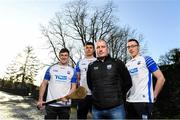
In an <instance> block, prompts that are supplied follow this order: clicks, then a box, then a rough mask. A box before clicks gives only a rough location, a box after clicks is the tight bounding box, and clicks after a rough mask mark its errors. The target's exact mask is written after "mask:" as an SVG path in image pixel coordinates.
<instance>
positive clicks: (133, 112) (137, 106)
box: [126, 102, 153, 119]
mask: <svg viewBox="0 0 180 120" xmlns="http://www.w3.org/2000/svg"><path fill="white" fill-rule="evenodd" d="M152 109H153V103H143V102H138V103H129V102H127V103H126V112H127V119H152Z"/></svg>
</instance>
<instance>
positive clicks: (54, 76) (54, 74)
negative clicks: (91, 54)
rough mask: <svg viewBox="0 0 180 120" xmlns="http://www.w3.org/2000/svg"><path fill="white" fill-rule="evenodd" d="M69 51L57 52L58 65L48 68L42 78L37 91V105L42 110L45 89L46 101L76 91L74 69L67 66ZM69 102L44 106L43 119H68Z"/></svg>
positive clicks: (64, 49)
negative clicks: (44, 113)
mask: <svg viewBox="0 0 180 120" xmlns="http://www.w3.org/2000/svg"><path fill="white" fill-rule="evenodd" d="M68 60H69V51H68V49H66V48H63V49H61V50H60V52H59V63H57V64H54V65H52V66H50V67H49V68H48V69H47V71H46V73H45V76H44V80H43V82H42V83H41V86H40V91H39V100H38V103H37V105H38V106H39V108H40V109H42V108H43V105H42V104H43V103H45V101H44V100H43V97H44V95H45V90H46V87H47V97H46V101H51V100H54V99H57V98H61V97H64V96H66V95H68V94H70V93H72V92H73V91H75V89H76V82H77V81H76V75H75V72H74V69H73V68H72V67H70V66H68ZM70 105H71V100H65V101H59V102H56V103H52V104H50V105H47V106H45V109H46V113H47V114H46V115H45V119H69V117H70Z"/></svg>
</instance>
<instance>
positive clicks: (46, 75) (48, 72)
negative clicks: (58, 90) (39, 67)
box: [44, 67, 51, 80]
mask: <svg viewBox="0 0 180 120" xmlns="http://www.w3.org/2000/svg"><path fill="white" fill-rule="evenodd" d="M50 68H51V67H49V68H48V69H47V70H46V73H45V75H44V80H50V78H51V75H50Z"/></svg>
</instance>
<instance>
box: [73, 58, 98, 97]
mask: <svg viewBox="0 0 180 120" xmlns="http://www.w3.org/2000/svg"><path fill="white" fill-rule="evenodd" d="M95 60H96V58H94V57H93V58H91V59H87V58H84V59H82V60H80V61H79V62H78V63H77V65H76V72H79V73H80V86H83V87H85V88H86V90H87V94H88V95H91V91H90V90H89V88H88V85H87V78H86V74H87V73H86V72H87V69H88V65H89V63H91V62H94V61H95Z"/></svg>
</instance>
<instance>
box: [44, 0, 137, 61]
mask: <svg viewBox="0 0 180 120" xmlns="http://www.w3.org/2000/svg"><path fill="white" fill-rule="evenodd" d="M113 10H114V8H113V3H112V2H108V3H107V4H105V5H104V7H103V8H101V9H99V8H94V9H93V10H90V7H89V6H88V2H87V1H86V0H75V1H72V2H68V4H67V5H66V8H65V10H64V11H63V12H62V13H58V14H56V16H55V18H54V19H53V20H51V22H50V23H49V27H47V28H46V27H44V26H41V28H42V33H43V35H44V37H46V38H47V40H48V41H49V43H50V46H51V48H53V52H54V53H55V56H56V58H58V56H57V54H56V53H57V50H58V49H59V48H61V47H66V48H69V49H70V51H71V50H72V49H78V50H77V51H81V50H80V49H82V46H84V45H85V43H86V42H87V41H91V42H93V43H95V42H96V41H97V40H98V39H105V40H106V41H107V42H108V44H109V46H110V54H111V55H112V57H114V58H120V59H122V60H123V61H126V60H127V51H126V43H127V39H128V38H129V37H130V36H133V33H134V31H135V30H130V28H129V27H121V26H120V25H119V24H118V21H117V19H116V17H115V16H113V14H112V13H113ZM133 37H135V36H133ZM75 54H77V53H75ZM71 60H72V61H73V63H75V61H74V59H73V56H71Z"/></svg>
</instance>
